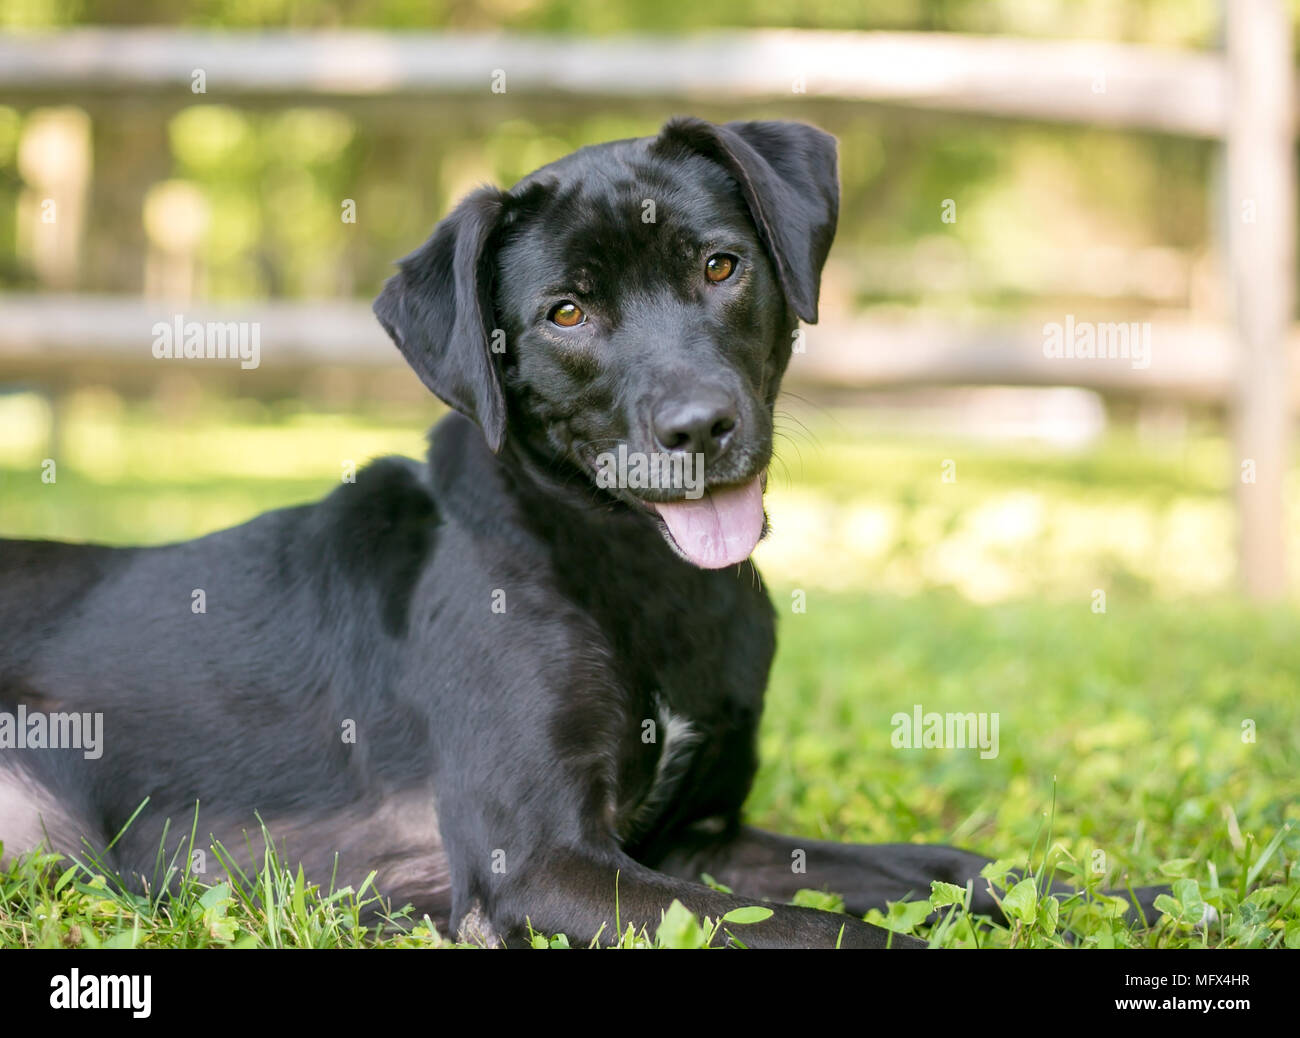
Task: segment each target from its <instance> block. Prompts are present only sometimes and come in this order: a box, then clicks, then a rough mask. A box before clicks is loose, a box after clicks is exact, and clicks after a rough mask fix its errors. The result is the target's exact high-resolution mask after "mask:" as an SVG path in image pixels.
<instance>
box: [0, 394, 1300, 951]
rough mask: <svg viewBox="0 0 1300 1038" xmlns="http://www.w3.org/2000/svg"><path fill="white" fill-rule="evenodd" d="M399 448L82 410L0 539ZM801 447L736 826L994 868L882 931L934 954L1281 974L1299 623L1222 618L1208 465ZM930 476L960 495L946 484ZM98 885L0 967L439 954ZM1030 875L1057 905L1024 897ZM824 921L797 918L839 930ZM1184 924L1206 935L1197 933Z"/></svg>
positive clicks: (324, 925)
mask: <svg viewBox="0 0 1300 1038" xmlns="http://www.w3.org/2000/svg"><path fill="white" fill-rule="evenodd" d="M3 403H4V402H3V401H0V404H3ZM10 406H11V407H12V406H19V407H27V408H29V410H30V407H31V404H30V401H28V402H25V403H20V404H19V405H13V402H12V401H11V402H10ZM11 420H12V413H11ZM3 428H4V414H3V408H0V430H2V429H3ZM24 428H26V426H24ZM419 428H420V426H419V423H418V421H416V420H413V419H412V418H411V417H410V416H398V417H387V418H378V417H370V418H364V419H356V418H342V417H335V418H327V417H320V416H294V415H292V414H290V415H267V414H254V415H251V416H246V417H245V418H242V419H238V418H237V419H232V418H231V417H230V415H229V414H226V413H220V414H207V415H200V416H198V417H194V418H191V419H190V420H188V421H186V422H181V423H175V422H168V421H165V420H163V419H161V418H160V417H159V416H158V415H155V414H152V413H151V412H149V411H148V410H146V409H131V408H129V409H126V410H125V411H122V410H120V409H118V410H114V409H113V407H112V406H111V404H108V405H106V404H105V403H104V401H103V400H98V401H93V400H92V401H91V403H90V404H85V405H84V406H81V408H80V410H78V409H77V408H73V409H72V412H71V414H70V417H69V418H68V420H67V428H66V430H65V431H64V437H63V442H64V444H65V446H64V448H63V449H62V450H61V451H60V452H59V457H60V459H61V460H60V468H59V476H58V482H57V483H56V484H54V485H44V484H42V483H41V482H40V480H39V477H38V475H37V472H38V467H39V462H40V459H41V458H42V457H43V456H44V454H43V452H44V451H45V450H46V445H45V444H44V443H43V442H41V441H40V438H39V437H36V438H35V439H34V438H33V437H32V436H31V435H28V436H27V438H26V440H23V438H22V437H17V436H10V437H5V438H3V444H2V445H0V500H2V501H3V503H4V511H3V515H2V516H0V535H37V534H41V533H46V534H49V535H52V536H63V537H69V538H93V539H103V540H107V541H110V542H115V543H127V542H133V541H134V542H140V541H143V542H155V543H156V542H159V541H163V540H169V539H175V538H179V537H186V536H193V535H195V534H198V533H202V532H206V531H207V530H210V529H213V528H216V527H218V526H221V525H224V524H227V523H230V522H235V521H238V520H240V519H242V518H245V517H248V516H251V515H253V514H256V513H257V512H259V511H261V510H263V509H265V508H268V507H274V506H277V505H283V504H290V503H294V502H297V501H302V500H310V499H312V498H314V497H317V496H319V495H320V494H321V493H323V492H325V491H326V490H328V488H329V487H330V486H331V485H333V484H334V483H335V482H336V481H337V479H338V476H337V472H338V467H339V466H340V464H341V463H342V462H344V461H346V460H348V459H356V460H359V461H360V460H364V459H365V458H366V457H369V456H371V455H373V454H377V453H381V452H383V451H385V450H400V451H403V452H405V453H417V452H418V451H419V449H420V435H419V432H418V430H419ZM815 433H816V437H817V439H816V443H815V444H812V443H809V442H802V443H801V445H800V447H799V449H798V450H797V451H787V452H786V453H785V457H786V461H787V465H788V467H789V470H790V471H789V478H788V480H787V479H786V478H785V475H784V474H782V475H781V476H779V477H778V478H777V479H776V480H774V483H773V486H772V488H771V502H770V504H771V508H770V510H771V512H772V516H773V520H774V525H775V527H776V536H775V537H774V539H773V543H772V544H771V545H767V546H765V548H764V552H765V553H766V554H765V555H764V557H763V559H762V566H763V568H764V571H765V573H766V574H767V575H768V578H769V580H770V581H771V586H772V591H773V597H774V600H775V601H776V603H777V607H778V611H779V613H780V615H781V624H780V632H779V638H780V644H779V650H778V657H777V662H776V667H775V672H774V675H773V680H772V684H771V688H770V691H769V696H768V707H767V713H766V715H765V718H764V721H763V726H762V731H761V751H762V753H761V757H762V761H763V764H762V769H761V771H760V773H759V776H758V780H757V782H756V784H755V787H754V791H753V793H752V795H751V797H750V800H749V803H748V807H747V811H748V815H749V818H750V820H751V821H753V822H754V823H755V824H759V825H761V826H763V827H765V828H770V829H779V830H786V831H789V832H792V833H797V834H802V835H807V836H810V837H821V838H828V839H837V840H852V841H863V842H875V841H897V840H915V841H918V842H935V841H941V842H946V843H953V844H958V845H961V846H965V847H968V848H970V849H972V850H977V851H980V852H983V853H985V854H987V855H989V856H991V857H996V858H999V859H1002V860H1003V861H1002V864H1001V865H1000V866H999V867H998V868H996V869H994V870H992V873H991V881H992V882H993V883H994V888H995V890H997V891H998V896H999V897H1000V898H1001V899H1002V900H1003V901H1004V904H1006V905H1007V907H1008V911H1009V913H1010V914H1011V916H1012V917H1013V919H1014V923H1013V925H1012V926H1011V927H1009V928H1008V927H1002V926H996V925H993V924H992V923H991V922H990V921H988V920H986V919H977V918H972V917H970V916H969V914H968V913H967V912H966V911H965V910H964V908H963V907H962V906H963V902H964V898H965V896H966V894H965V891H960V890H956V889H950V888H947V887H943V886H940V887H939V888H937V889H936V890H934V891H918V892H917V897H916V898H914V899H913V900H912V901H911V903H910V904H906V905H896V906H893V907H892V908H891V910H890V911H889V913H888V914H887V915H882V916H879V917H878V918H877V921H879V922H882V923H884V924H886V925H889V926H891V927H892V928H894V929H897V930H899V931H901V932H911V933H919V934H921V935H922V936H926V937H928V938H929V939H930V940H931V941H933V942H934V943H936V944H940V945H971V944H979V945H981V946H993V945H1014V946H1017V947H1039V946H1060V945H1064V944H1065V943H1067V938H1066V937H1065V936H1064V931H1065V930H1066V929H1068V930H1069V931H1070V933H1071V934H1072V936H1071V937H1070V938H1069V939H1068V940H1069V943H1074V944H1079V945H1083V946H1107V947H1108V946H1114V945H1122V946H1129V945H1136V946H1150V947H1182V946H1198V947H1199V946H1203V945H1209V946H1227V947H1276V946H1287V947H1300V870H1298V869H1297V864H1298V863H1300V804H1297V800H1296V791H1297V778H1296V776H1297V774H1300V694H1298V693H1300V639H1297V638H1296V636H1295V632H1296V630H1297V629H1300V614H1298V613H1297V611H1296V610H1295V608H1294V607H1291V606H1281V607H1274V608H1270V609H1258V608H1253V607H1250V606H1247V605H1245V604H1243V603H1241V602H1240V601H1238V600H1236V599H1235V598H1233V597H1232V596H1231V595H1230V594H1229V593H1228V592H1229V585H1228V584H1226V583H1225V582H1224V580H1223V578H1222V576H1221V575H1220V574H1219V570H1220V569H1221V568H1222V567H1221V560H1222V557H1223V556H1224V555H1225V554H1227V555H1230V551H1231V547H1230V543H1229V542H1230V538H1225V537H1224V536H1223V522H1224V516H1225V515H1228V516H1230V510H1229V509H1228V505H1227V502H1226V499H1225V498H1224V494H1223V489H1224V488H1223V487H1222V486H1219V485H1218V484H1217V483H1216V482H1215V473H1217V472H1219V471H1221V469H1222V466H1221V465H1220V461H1221V460H1222V458H1224V457H1226V454H1225V453H1224V449H1223V447H1222V444H1221V443H1217V442H1216V441H1213V440H1208V441H1206V442H1204V443H1192V444H1190V445H1188V446H1187V447H1186V449H1184V450H1183V451H1181V452H1177V451H1175V452H1172V453H1165V454H1159V453H1156V454H1152V453H1150V452H1146V453H1144V452H1141V451H1138V450H1136V449H1135V447H1134V444H1133V443H1131V442H1129V441H1126V440H1125V439H1123V438H1122V437H1121V438H1118V439H1116V440H1113V441H1110V442H1108V443H1106V444H1104V445H1103V446H1102V447H1101V448H1100V449H1098V450H1096V451H1091V452H1087V453H1086V454H1083V455H1068V456H1053V455H1051V454H1050V453H1045V452H1043V451H1031V450H1026V449H1010V448H992V447H985V448H981V449H978V450H975V449H970V448H962V449H961V450H960V451H958V449H957V448H956V447H955V446H954V445H953V444H945V443H942V442H933V443H931V442H920V441H916V442H913V441H900V440H890V439H888V438H883V437H864V436H861V435H858V434H855V433H853V432H852V431H846V430H845V429H843V428H841V429H840V430H838V431H837V430H836V428H835V427H834V426H832V425H827V426H824V427H819V428H817V429H815ZM954 456H956V457H957V459H958V473H959V476H958V482H957V483H956V484H955V485H949V484H943V483H941V482H940V480H939V478H938V475H939V465H940V462H941V461H942V459H944V458H949V457H954ZM1207 459H1208V460H1207ZM980 514H983V515H984V516H985V520H984V521H982V522H978V523H976V522H972V520H971V517H972V516H976V515H980ZM882 516H883V517H884V519H882V520H881V521H880V522H876V520H877V519H881V517H882ZM864 517H865V518H864ZM872 517H875V518H874V519H873V518H872ZM999 517H1003V518H1005V519H1006V520H1007V522H1006V523H1003V522H1001V520H1000V519H999ZM863 529H866V530H868V532H870V533H871V535H870V536H866V535H863V536H860V537H858V539H857V540H856V541H853V544H855V545H856V547H850V548H846V549H844V551H843V552H839V551H838V549H837V550H836V551H832V552H830V554H829V557H827V554H828V550H829V549H828V547H827V546H828V545H839V544H840V543H842V542H843V543H846V544H847V543H849V541H851V540H852V538H851V537H846V531H849V532H852V531H853V530H858V531H859V532H861V531H862V530H863ZM1008 530H1011V531H1012V533H1013V534H1014V535H1009V534H1008V532H1007V531H1008ZM1171 540H1172V541H1173V543H1174V549H1173V550H1171V549H1169V542H1170V541H1171ZM1135 545H1136V547H1135ZM1216 567H1218V568H1216ZM954 572H955V573H958V574H959V575H960V574H966V573H975V574H978V576H977V577H975V578H972V579H971V580H961V579H958V580H954V579H950V577H951V575H952V574H953V573H954ZM1207 573H1208V574H1209V575H1208V576H1207ZM1189 588H1197V589H1200V592H1201V593H1197V594H1191V593H1189ZM1096 589H1102V590H1105V591H1106V603H1105V611H1104V612H1094V611H1093V608H1092V603H1093V597H1092V594H1093V591H1094V590H1096ZM797 600H799V601H801V602H802V604H803V605H804V606H805V608H804V611H802V612H800V611H796V610H795V608H794V605H795V602H796V601H797ZM914 704H921V705H922V707H923V708H924V710H925V711H927V712H928V711H937V712H940V713H943V712H948V711H955V712H962V713H965V712H969V711H975V712H985V713H990V714H992V713H996V714H997V715H998V718H999V752H998V754H997V756H996V757H993V758H991V759H983V758H981V756H980V755H979V753H978V752H976V751H969V750H938V749H932V750H922V749H917V750H908V749H896V748H894V747H893V745H891V734H892V732H893V730H894V729H893V725H892V723H891V718H892V717H893V715H894V714H895V713H898V712H904V713H909V712H910V711H911V710H912V708H913V705H914ZM1010 867H1014V868H1016V869H1019V870H1028V874H1029V878H1028V879H1027V880H1026V881H1024V882H1016V881H1015V880H1013V879H1009V878H1007V876H1006V872H1007V869H1008V868H1010ZM104 874H105V870H104V869H102V868H101V867H99V866H97V865H96V864H95V862H94V861H93V860H91V859H89V858H86V859H84V862H83V864H82V865H75V864H72V863H71V862H69V861H68V860H66V859H65V860H57V859H55V858H53V857H51V856H45V857H42V858H37V859H31V860H25V861H20V862H16V863H11V864H10V865H9V866H8V867H7V868H6V870H5V871H4V872H3V873H0V946H4V947H12V946H23V947H31V946H121V945H130V946H150V947H201V946H256V947H353V946H358V945H367V946H368V945H383V946H402V947H429V946H445V945H446V944H447V943H448V942H447V941H446V939H445V935H438V934H437V933H436V932H434V930H433V928H432V926H431V925H430V924H429V923H428V921H427V920H423V919H418V918H413V917H412V915H411V914H410V912H409V910H407V909H406V906H401V905H392V904H388V903H386V902H385V901H384V900H383V894H384V892H383V891H376V890H374V889H373V887H372V886H370V885H369V884H366V885H363V887H362V888H361V889H358V890H350V889H344V890H337V889H335V888H334V887H333V885H332V883H331V878H330V877H329V876H308V877H303V876H301V875H300V874H299V873H298V872H297V870H296V866H295V865H294V863H282V862H279V861H277V860H275V859H274V857H269V858H267V859H265V860H264V861H263V862H262V863H261V868H260V869H258V870H255V871H253V872H245V873H237V874H236V875H235V876H234V878H232V879H231V880H230V881H229V882H227V883H222V884H219V885H217V886H215V887H205V886H203V885H201V884H199V883H197V882H196V881H195V880H194V879H193V877H192V876H187V877H186V878H185V879H184V881H183V888H182V891H181V893H180V894H179V896H177V897H176V898H174V899H167V898H158V897H156V896H154V897H139V896H133V895H128V894H124V893H121V892H120V891H117V890H115V889H114V887H113V885H112V884H111V883H108V882H106V881H105V879H104ZM1048 875H1055V876H1056V877H1058V878H1065V879H1067V880H1069V881H1071V882H1073V883H1075V884H1076V885H1077V886H1078V887H1079V888H1080V891H1081V893H1080V894H1079V896H1078V897H1077V898H1073V899H1061V898H1052V897H1047V896H1044V894H1043V892H1042V891H1043V883H1044V881H1045V879H1046V877H1047V876H1048ZM1159 882H1168V883H1170V884H1171V885H1173V887H1174V894H1173V896H1171V897H1170V898H1169V899H1168V900H1166V901H1162V902H1161V904H1160V908H1161V912H1160V913H1159V915H1158V917H1157V918H1155V919H1151V920H1149V922H1150V923H1151V925H1150V926H1147V927H1141V926H1139V927H1131V926H1129V925H1127V924H1125V923H1123V922H1122V921H1120V920H1119V919H1118V918H1117V911H1116V905H1115V904H1114V903H1113V902H1111V901H1109V900H1107V899H1106V898H1104V897H1103V896H1102V895H1101V894H1100V891H1101V890H1102V889H1104V888H1119V889H1124V888H1126V887H1127V886H1129V885H1132V886H1141V885H1149V884H1153V883H1159ZM742 893H743V892H742ZM834 895H835V892H833V891H822V892H819V891H807V892H805V893H804V894H802V895H801V896H800V898H799V901H800V903H804V904H808V905H817V906H822V907H828V908H832V909H834V908H836V907H842V905H841V904H840V902H839V901H838V899H837V898H836V897H835V896H834ZM927 895H929V899H928V900H927V899H926V898H927ZM1204 904H1209V905H1212V906H1213V907H1214V908H1215V909H1216V911H1217V913H1218V919H1217V921H1215V922H1214V923H1213V924H1212V925H1211V926H1209V927H1208V928H1205V929H1198V928H1196V927H1194V926H1193V925H1192V921H1193V920H1196V919H1199V918H1200V917H1201V914H1202V906H1203V905H1204ZM665 908H669V906H665ZM935 908H937V909H939V915H938V919H939V921H938V922H937V923H935V922H924V921H923V920H925V919H926V917H928V916H931V912H932V910H933V909H935ZM366 909H369V910H371V911H374V910H378V911H379V912H380V920H379V923H378V924H366V923H363V922H362V919H363V911H364V910H366ZM609 924H610V930H609V931H608V932H609V933H611V934H618V943H619V946H620V947H638V946H672V947H680V946H699V945H703V944H708V943H713V944H717V943H719V939H720V934H721V932H722V931H724V930H725V931H727V932H729V933H731V934H733V935H734V936H735V937H737V938H739V939H740V940H742V941H743V933H744V927H745V925H747V924H746V923H745V922H743V921H741V920H737V919H732V920H725V921H722V920H695V919H693V918H691V917H690V915H689V913H687V912H685V910H683V909H681V908H680V906H678V907H677V908H672V909H670V910H669V912H668V914H667V916H666V917H665V920H664V922H663V924H662V925H661V926H659V927H655V928H649V929H643V930H641V931H635V930H632V931H628V930H627V929H626V927H624V928H623V929H622V930H620V929H619V925H620V921H618V920H614V919H611V920H610V921H609ZM535 943H536V944H537V946H539V947H557V946H558V947H562V946H566V945H567V943H568V942H567V940H566V939H564V938H562V937H559V936H557V935H549V934H548V935H538V936H537V938H536V941H535Z"/></svg>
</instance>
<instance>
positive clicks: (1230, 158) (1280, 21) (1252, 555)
mask: <svg viewBox="0 0 1300 1038" xmlns="http://www.w3.org/2000/svg"><path fill="white" fill-rule="evenodd" d="M1223 14H1224V29H1225V38H1226V42H1227V50H1228V72H1229V103H1228V110H1229V111H1228V133H1227V163H1226V165H1227V189H1228V191H1227V194H1228V197H1227V206H1228V212H1227V214H1226V217H1227V218H1226V220H1225V226H1226V228H1227V238H1228V263H1229V278H1230V280H1231V283H1232V297H1233V301H1234V319H1235V322H1236V330H1237V338H1238V344H1239V356H1238V371H1239V375H1238V380H1237V387H1236V390H1237V391H1236V396H1235V400H1234V407H1233V434H1234V452H1233V454H1234V456H1233V480H1234V483H1235V484H1236V490H1237V514H1238V519H1239V531H1238V537H1239V554H1238V558H1239V559H1240V566H1241V579H1242V583H1243V586H1244V589H1245V591H1246V593H1247V594H1248V595H1250V596H1251V597H1252V598H1257V599H1272V598H1278V597H1281V596H1282V595H1283V594H1285V591H1286V586H1287V579H1286V551H1285V526H1286V509H1285V501H1284V488H1285V480H1286V475H1287V459H1288V455H1289V449H1288V448H1289V445H1290V444H1289V441H1290V437H1291V408H1290V392H1289V386H1288V382H1287V370H1286V369H1287V363H1286V333H1287V328H1288V326H1289V323H1290V320H1291V309H1292V299H1293V293H1294V284H1295V201H1294V194H1293V191H1294V184H1293V182H1294V178H1295V163H1294V161H1293V154H1294V152H1293V148H1294V115H1293V94H1294V89H1295V88H1294V73H1293V71H1292V65H1291V62H1292V55H1291V25H1290V18H1289V16H1288V12H1287V5H1286V4H1285V3H1284V2H1283V0H1224V3H1223Z"/></svg>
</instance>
